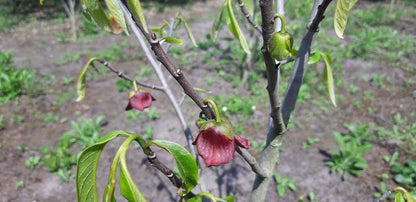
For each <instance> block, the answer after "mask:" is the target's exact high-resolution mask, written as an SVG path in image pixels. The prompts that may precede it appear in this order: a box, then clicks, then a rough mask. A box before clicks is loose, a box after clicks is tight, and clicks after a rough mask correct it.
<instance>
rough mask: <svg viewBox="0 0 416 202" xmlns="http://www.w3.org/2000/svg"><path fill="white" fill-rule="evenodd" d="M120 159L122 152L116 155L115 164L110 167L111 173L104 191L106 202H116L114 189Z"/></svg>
mask: <svg viewBox="0 0 416 202" xmlns="http://www.w3.org/2000/svg"><path fill="white" fill-rule="evenodd" d="M119 159H120V150H119V151H117V153H116V155H115V156H114V159H113V163H112V164H111V167H110V172H109V174H108V180H107V185H106V186H105V189H104V195H103V201H104V202H113V201H115V198H114V187H115V185H116V171H117V165H118V160H119Z"/></svg>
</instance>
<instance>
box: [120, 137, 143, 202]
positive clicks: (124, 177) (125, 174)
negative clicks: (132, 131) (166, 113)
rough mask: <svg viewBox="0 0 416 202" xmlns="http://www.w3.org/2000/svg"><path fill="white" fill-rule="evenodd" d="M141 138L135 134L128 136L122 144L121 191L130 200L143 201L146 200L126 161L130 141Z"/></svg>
mask: <svg viewBox="0 0 416 202" xmlns="http://www.w3.org/2000/svg"><path fill="white" fill-rule="evenodd" d="M136 138H140V136H138V135H133V136H130V137H129V138H127V139H126V140H125V141H124V143H123V144H122V145H121V146H120V149H119V151H120V192H121V194H122V195H123V196H124V198H125V199H127V200H128V201H134V202H142V201H146V200H145V199H144V197H143V196H142V194H141V193H140V191H139V189H138V188H137V186H136V185H135V184H134V181H133V179H132V178H131V176H130V172H129V170H128V168H127V163H126V152H127V150H128V148H129V145H130V143H131V142H132V141H133V140H134V139H136Z"/></svg>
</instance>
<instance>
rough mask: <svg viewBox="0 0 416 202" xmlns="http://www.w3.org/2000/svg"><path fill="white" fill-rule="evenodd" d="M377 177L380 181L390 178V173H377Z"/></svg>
mask: <svg viewBox="0 0 416 202" xmlns="http://www.w3.org/2000/svg"><path fill="white" fill-rule="evenodd" d="M377 178H378V179H379V180H380V181H384V180H387V179H389V174H387V173H383V174H380V175H377Z"/></svg>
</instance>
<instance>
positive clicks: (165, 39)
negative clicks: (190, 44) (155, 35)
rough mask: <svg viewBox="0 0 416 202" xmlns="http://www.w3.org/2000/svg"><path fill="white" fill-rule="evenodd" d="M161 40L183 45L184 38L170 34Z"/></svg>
mask: <svg viewBox="0 0 416 202" xmlns="http://www.w3.org/2000/svg"><path fill="white" fill-rule="evenodd" d="M161 41H165V42H168V43H171V44H179V45H182V40H180V39H177V38H174V37H170V36H165V37H163V38H162V39H161Z"/></svg>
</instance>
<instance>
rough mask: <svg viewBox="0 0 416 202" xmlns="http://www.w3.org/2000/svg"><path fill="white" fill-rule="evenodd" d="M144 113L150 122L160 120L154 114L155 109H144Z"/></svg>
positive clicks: (158, 116) (157, 115)
mask: <svg viewBox="0 0 416 202" xmlns="http://www.w3.org/2000/svg"><path fill="white" fill-rule="evenodd" d="M144 113H145V115H146V117H147V118H149V119H152V120H157V119H159V118H160V115H159V114H156V107H152V108H146V109H145V110H144Z"/></svg>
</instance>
